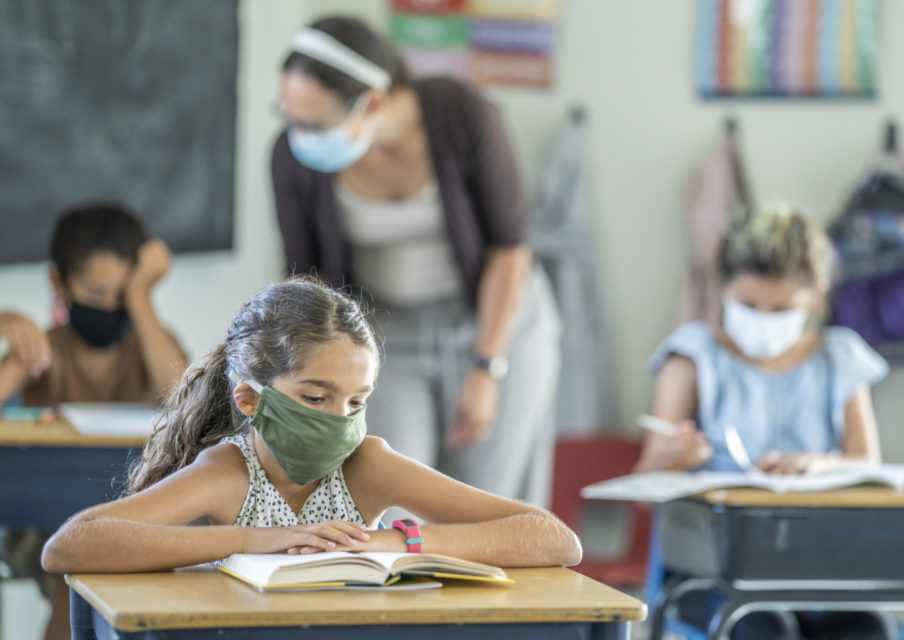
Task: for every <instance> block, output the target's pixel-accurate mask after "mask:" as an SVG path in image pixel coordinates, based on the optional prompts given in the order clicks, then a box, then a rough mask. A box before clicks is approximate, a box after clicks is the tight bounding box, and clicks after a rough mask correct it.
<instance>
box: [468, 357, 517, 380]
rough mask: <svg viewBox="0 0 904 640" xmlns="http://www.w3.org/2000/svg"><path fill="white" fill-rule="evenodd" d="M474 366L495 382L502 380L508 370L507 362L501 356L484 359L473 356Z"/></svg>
mask: <svg viewBox="0 0 904 640" xmlns="http://www.w3.org/2000/svg"><path fill="white" fill-rule="evenodd" d="M474 366H475V367H477V368H478V369H483V370H484V371H486V372H487V373H489V374H490V376H492V377H493V378H495V379H496V380H502V379H503V378H504V377H505V374H507V373H508V370H509V363H508V360H506V359H505V358H504V357H502V356H496V357H495V358H484V357H483V356H482V355H479V354H474Z"/></svg>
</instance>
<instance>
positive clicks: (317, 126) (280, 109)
mask: <svg viewBox="0 0 904 640" xmlns="http://www.w3.org/2000/svg"><path fill="white" fill-rule="evenodd" d="M368 102H369V97H368V95H367V94H366V93H359V94H358V95H357V96H355V97H353V98H349V99H348V100H346V101H345V103H343V105H342V107H340V109H339V112H338V113H336V114H334V115H333V116H331V117H330V118H328V119H326V120H324V121H322V122H310V121H305V120H295V119H293V118H292V116H290V115H289V114H288V113H286V108H285V105H284V104H283V103H282V102H274V103H273V105H272V110H273V114H274V115H276V116H277V117H278V118H279V119H280V120H282V121H283V123H284V124H285V126H286V127H291V128H293V129H297V130H298V131H306V132H322V131H329V130H330V129H333V128H334V127H336V126H338V125H339V124H341V123H342V121H343V120H345V119H346V118H348V117H349V116H350V115H351V114H352V113H354V112H355V111H358V110H360V109H361V108H363V107H364V106H366V105H367V103H368Z"/></svg>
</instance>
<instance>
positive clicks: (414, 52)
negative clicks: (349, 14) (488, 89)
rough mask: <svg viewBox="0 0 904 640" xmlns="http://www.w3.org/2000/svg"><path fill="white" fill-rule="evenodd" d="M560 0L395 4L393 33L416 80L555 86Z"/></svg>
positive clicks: (401, 0) (400, 0) (411, 0)
mask: <svg viewBox="0 0 904 640" xmlns="http://www.w3.org/2000/svg"><path fill="white" fill-rule="evenodd" d="M558 17H559V0H391V11H390V25H389V32H390V35H391V38H392V40H393V42H395V44H396V46H397V47H398V48H399V50H400V52H401V54H402V56H403V58H404V59H405V62H406V63H407V65H408V67H409V68H410V69H411V71H412V73H413V74H414V75H416V76H421V77H423V76H436V75H443V76H453V77H457V78H461V79H463V80H468V81H470V82H474V83H476V84H480V85H500V86H510V87H525V88H538V89H542V88H546V87H550V86H552V84H553V82H554V76H555V65H554V53H555V48H556V33H557V23H558Z"/></svg>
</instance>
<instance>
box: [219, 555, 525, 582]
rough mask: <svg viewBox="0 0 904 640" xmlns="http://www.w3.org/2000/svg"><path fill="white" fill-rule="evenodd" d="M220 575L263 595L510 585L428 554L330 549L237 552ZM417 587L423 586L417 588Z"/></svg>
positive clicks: (501, 574) (464, 563)
mask: <svg viewBox="0 0 904 640" xmlns="http://www.w3.org/2000/svg"><path fill="white" fill-rule="evenodd" d="M220 571H223V572H225V573H228V574H229V575H231V576H233V577H235V578H238V579H239V580H243V581H245V582H247V583H248V584H250V585H252V586H254V587H256V588H258V589H259V590H261V591H274V590H282V589H322V588H331V587H338V588H353V587H356V586H371V587H374V586H376V587H387V586H391V585H394V584H396V583H398V582H399V580H401V578H402V577H403V576H405V577H406V578H407V577H409V576H411V577H415V578H422V577H423V576H428V577H432V578H457V579H464V580H481V581H485V582H497V583H511V582H512V580H511V579H510V578H509V577H508V576H507V575H506V574H505V571H503V570H502V569H500V568H498V567H493V566H490V565H488V564H480V563H479V562H469V561H468V560H460V559H458V558H452V557H450V556H441V555H437V554H429V553H387V552H378V551H372V552H369V553H349V552H346V551H330V552H326V553H314V554H311V555H303V556H302V555H293V556H290V555H288V554H285V553H269V554H250V553H236V554H233V555H231V556H229V558H228V559H227V560H226V564H225V565H224V566H222V567H220ZM418 585H421V586H420V587H418ZM407 586H409V587H410V588H429V587H430V586H439V583H436V582H434V581H431V580H423V579H419V580H414V581H413V582H408V583H407Z"/></svg>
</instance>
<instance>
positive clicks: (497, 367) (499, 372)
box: [490, 358, 508, 378]
mask: <svg viewBox="0 0 904 640" xmlns="http://www.w3.org/2000/svg"><path fill="white" fill-rule="evenodd" d="M506 373H508V362H507V361H506V359H505V358H493V359H492V360H490V375H492V376H493V377H494V378H503V377H505V374H506Z"/></svg>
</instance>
